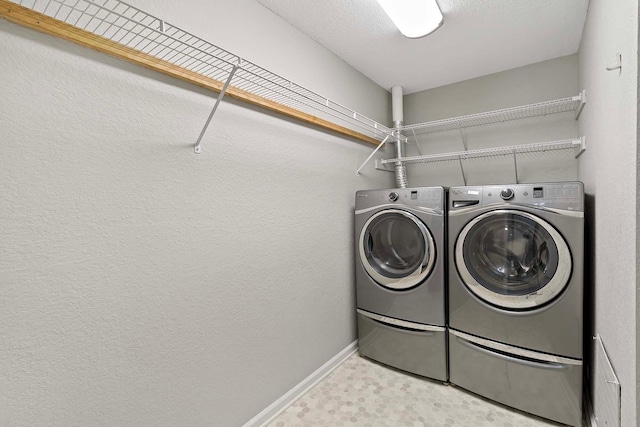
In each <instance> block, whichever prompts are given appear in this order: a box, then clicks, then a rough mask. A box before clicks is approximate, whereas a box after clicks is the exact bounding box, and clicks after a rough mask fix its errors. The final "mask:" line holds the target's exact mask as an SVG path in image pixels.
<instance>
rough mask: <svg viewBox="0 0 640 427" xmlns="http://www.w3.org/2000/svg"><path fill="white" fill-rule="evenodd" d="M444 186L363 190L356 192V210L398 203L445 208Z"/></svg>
mask: <svg viewBox="0 0 640 427" xmlns="http://www.w3.org/2000/svg"><path fill="white" fill-rule="evenodd" d="M444 195H445V190H444V188H443V187H416V188H394V189H390V190H361V191H358V192H356V210H358V209H366V208H370V207H375V206H380V205H389V204H397V205H398V206H400V205H404V206H420V207H423V208H429V209H439V210H443V209H444V207H445V205H444Z"/></svg>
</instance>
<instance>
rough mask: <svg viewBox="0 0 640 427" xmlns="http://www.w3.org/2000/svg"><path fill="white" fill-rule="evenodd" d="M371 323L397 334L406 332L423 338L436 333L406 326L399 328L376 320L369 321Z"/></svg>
mask: <svg viewBox="0 0 640 427" xmlns="http://www.w3.org/2000/svg"><path fill="white" fill-rule="evenodd" d="M371 320H372V321H374V322H375V323H377V324H379V325H380V326H381V327H383V328H386V329H390V330H392V331H395V332H398V331H402V332H407V333H410V334H417V335H422V336H425V337H431V336H433V335H435V334H436V333H435V332H433V331H425V330H424V329H414V328H411V327H408V326H399V325H393V324H390V323H386V322H382V321H380V320H377V319H371Z"/></svg>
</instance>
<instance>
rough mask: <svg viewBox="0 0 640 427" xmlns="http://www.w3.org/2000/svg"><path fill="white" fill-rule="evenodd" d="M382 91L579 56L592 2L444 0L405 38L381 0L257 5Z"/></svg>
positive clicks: (265, 1)
mask: <svg viewBox="0 0 640 427" xmlns="http://www.w3.org/2000/svg"><path fill="white" fill-rule="evenodd" d="M257 1H258V2H259V3H261V4H262V5H264V6H265V7H267V8H269V9H270V10H272V11H273V12H274V13H276V14H277V15H279V16H281V17H282V18H283V19H284V20H285V21H287V22H289V23H290V24H291V25H293V26H294V27H296V28H298V29H299V30H300V31H302V32H303V33H305V34H307V35H308V36H310V37H311V38H312V39H314V40H315V41H317V42H318V43H320V44H322V45H324V46H325V47H327V48H328V49H329V50H331V51H333V52H334V53H335V54H336V55H338V56H339V57H341V58H342V59H344V60H345V61H346V62H347V63H349V64H351V65H352V66H353V67H355V68H356V69H358V70H359V71H360V72H362V73H363V74H365V75H366V76H368V77H369V78H370V79H372V80H373V81H375V82H376V83H378V84H379V85H380V86H382V87H384V88H386V89H389V88H391V87H392V86H396V85H400V86H403V87H404V92H405V93H412V92H418V91H421V90H426V89H430V88H433V87H438V86H443V85H446V84H450V83H455V82H459V81H463V80H468V79H471V78H474V77H479V76H484V75H487V74H491V73H496V72H499V71H504V70H509V69H512V68H516V67H520V66H523V65H527V64H532V63H536V62H540V61H544V60H547V59H552V58H557V57H560V56H565V55H570V54H573V53H576V52H577V51H578V47H579V45H580V38H581V36H582V27H583V25H584V21H585V18H586V15H587V7H588V3H589V0H438V3H439V5H440V9H441V10H442V13H443V15H444V24H443V26H442V27H441V28H440V29H438V30H437V31H436V32H434V33H432V34H431V35H429V36H427V37H424V38H421V39H413V40H412V39H406V38H404V37H403V36H402V35H401V34H400V32H399V31H398V30H397V29H396V28H395V26H394V25H393V23H392V22H391V20H390V19H389V18H388V17H387V16H386V15H385V13H384V12H383V11H382V8H381V7H380V6H379V5H378V3H377V2H376V0H321V1H318V0H295V1H294V0H257Z"/></svg>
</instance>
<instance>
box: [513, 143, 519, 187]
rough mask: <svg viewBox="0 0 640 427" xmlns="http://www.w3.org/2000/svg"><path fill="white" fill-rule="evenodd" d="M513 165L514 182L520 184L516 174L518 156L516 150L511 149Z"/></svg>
mask: <svg viewBox="0 0 640 427" xmlns="http://www.w3.org/2000/svg"><path fill="white" fill-rule="evenodd" d="M513 167H514V168H515V169H516V184H520V179H519V178H520V177H519V176H518V156H517V155H516V150H513Z"/></svg>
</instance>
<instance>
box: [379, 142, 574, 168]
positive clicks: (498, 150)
mask: <svg viewBox="0 0 640 427" xmlns="http://www.w3.org/2000/svg"><path fill="white" fill-rule="evenodd" d="M585 149H586V145H585V138H584V137H581V138H575V139H563V140H559V141H548V142H537V143H533V144H521V145H511V146H508V147H495V148H481V149H478V150H467V151H456V152H450V153H440V154H428V155H423V156H408V157H402V158H395V159H384V160H381V161H380V163H381V164H382V165H386V164H395V163H396V162H399V161H402V162H403V163H405V164H416V163H433V162H445V161H451V160H456V161H460V160H470V159H478V158H482V157H499V156H512V155H516V154H526V153H540V152H547V151H558V150H573V151H574V155H575V157H576V158H577V157H579V156H580V155H581V154H582V153H583V152H584V150H585Z"/></svg>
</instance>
